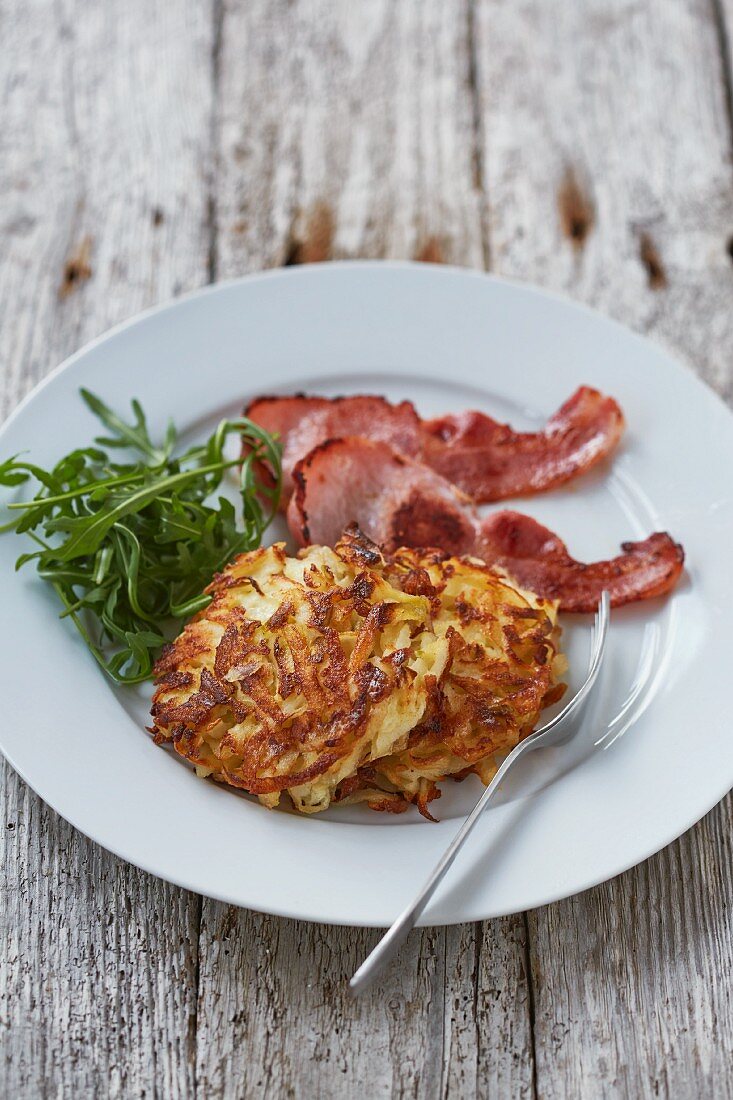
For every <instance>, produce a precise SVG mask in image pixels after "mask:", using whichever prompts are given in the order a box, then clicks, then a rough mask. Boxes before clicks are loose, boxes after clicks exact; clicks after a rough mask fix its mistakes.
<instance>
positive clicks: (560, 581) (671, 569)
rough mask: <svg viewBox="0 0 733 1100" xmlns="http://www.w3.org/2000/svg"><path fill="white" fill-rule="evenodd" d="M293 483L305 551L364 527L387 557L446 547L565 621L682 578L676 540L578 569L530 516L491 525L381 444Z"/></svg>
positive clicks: (338, 446)
mask: <svg viewBox="0 0 733 1100" xmlns="http://www.w3.org/2000/svg"><path fill="white" fill-rule="evenodd" d="M293 476H294V480H295V485H296V490H295V493H294V494H293V498H292V500H291V502H290V506H289V508H288V523H289V525H290V529H291V531H292V533H293V535H294V536H295V538H296V539H297V540H298V542H299V543H300V544H301V545H306V544H308V543H322V544H326V545H329V544H330V545H334V544H335V543H336V542H337V541H338V539H339V537H340V536H341V533H342V531H343V530H344V529H345V528H346V527H347V526H348V525H349V524H350V523H356V524H357V525H358V526H359V527H360V529H361V530H362V531H363V532H364V533H365V534H366V535H367V536H368V537H369V538H371V539H373V540H374V542H377V543H379V544H381V545H382V546H384V547H385V548H386V549H387V550H395V549H397V548H398V547H400V546H417V547H437V548H438V549H440V550H443V551H445V552H446V553H448V554H456V555H461V554H472V555H474V556H476V557H479V558H481V559H482V560H483V561H485V562H486V563H487V564H488V565H499V566H501V567H503V568H504V569H506V571H507V572H508V573H510V574H511V575H512V576H513V577H514V578H515V579H516V580H517V581H518V582H519V583H520V584H522V585H526V586H527V587H528V588H531V589H532V590H533V591H535V592H537V593H538V594H539V595H541V596H545V597H547V598H548V599H558V600H559V601H560V607H561V608H562V609H563V610H564V611H582V612H592V611H595V609H596V607H597V606H598V600H599V598H600V594H601V592H602V591H603V589H608V591H609V592H610V594H611V601H612V603H613V604H614V605H615V606H619V605H621V604H625V603H631V602H632V601H634V600H641V599H649V598H651V597H653V596H659V595H662V594H663V593H664V592H668V591H669V590H670V589H671V588H673V587H674V585H675V584H676V582H677V580H678V579H679V576H680V574H681V572H682V566H683V562H684V553H683V550H682V547H681V546H679V545H678V544H677V543H675V542H673V540H672V539H671V538H670V536H669V535H667V534H655V535H652V536H651V537H650V538H648V539H645V540H644V541H643V542H637V543H624V544H623V545H622V547H621V550H622V553H621V554H619V555H618V557H616V558H613V559H611V560H610V561H602V562H594V563H592V564H585V563H583V562H578V561H576V560H575V559H574V558H572V557H571V556H570V554H569V553H568V550H567V547H566V546H565V544H564V543H563V542H562V541H561V540H560V539H559V538H558V537H557V535H554V534H553V533H552V532H551V531H549V530H548V529H547V528H546V527H543V526H542V525H541V524H540V523H538V522H537V521H536V520H534V519H532V518H531V517H530V516H524V515H521V514H520V513H518V512H510V511H500V512H496V513H494V514H493V515H491V516H489V517H488V518H486V519H482V518H481V517H480V516H479V514H478V512H477V511H476V509H475V508H474V506H473V504H472V502H471V501H470V500H469V499H468V498H466V497H465V496H464V495H463V494H462V493H461V492H459V491H458V490H457V489H456V488H455V487H454V486H453V485H451V484H450V482H448V481H446V480H445V479H444V478H442V477H441V476H440V475H439V474H437V473H435V471H433V470H430V469H428V467H427V466H424V465H423V464H422V463H420V462H416V461H415V460H414V459H410V458H407V457H406V456H405V455H401V454H398V453H396V452H395V451H394V450H392V449H391V448H390V447H389V446H387V445H386V444H384V443H375V442H374V441H373V440H368V439H360V438H346V439H333V440H328V441H327V442H325V443H322V444H321V445H320V446H318V447H316V448H314V450H313V451H311V452H310V454H309V455H307V456H306V458H305V459H303V460H301V461H300V462H299V463H298V465H297V466H296V468H295V470H294V472H293Z"/></svg>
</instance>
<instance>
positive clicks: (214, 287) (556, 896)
mask: <svg viewBox="0 0 733 1100" xmlns="http://www.w3.org/2000/svg"><path fill="white" fill-rule="evenodd" d="M324 268H328V269H330V270H332V269H349V270H352V271H353V270H359V269H362V270H372V271H373V270H378V269H388V270H403V271H416V270H425V269H430V270H432V271H434V272H436V273H440V274H441V275H448V276H450V275H454V274H459V275H460V276H461V277H466V276H470V277H474V278H476V279H477V280H481V281H487V280H488V281H489V282H490V283H494V284H498V285H500V286H501V285H503V286H509V287H513V288H516V289H519V290H521V291H522V292H524V293H527V294H530V295H533V296H534V295H536V296H538V297H539V298H541V299H544V300H548V299H549V300H551V301H556V302H558V303H561V304H562V305H563V306H564V307H568V306H569V307H571V309H572V310H575V311H580V312H582V313H585V314H588V315H590V316H592V317H593V318H596V319H600V320H602V321H603V323H604V324H606V325H612V326H614V327H615V328H617V329H619V330H620V331H621V332H623V334H624V336H625V337H626V338H628V337H632V338H633V339H634V340H635V341H636V342H638V343H639V344H640V345H642V346H646V347H648V346H650V345H651V346H652V347H654V348H656V349H658V350H659V351H661V353H662V354H663V355H664V357H665V358H666V359H667V361H668V362H669V364H670V365H672V364H674V366H675V367H676V368H677V370H678V371H680V372H682V373H683V374H684V375H685V376H686V377H687V378H689V379H691V380H692V381H693V382H694V383H696V384H697V385H698V386H700V387H702V389H703V390H704V391H706V393H707V395H708V397H710V396H712V397H713V398H714V399H715V401H716V403H717V404H718V405H719V407H720V408H721V409H723V410H724V411H725V413H726V415H727V416H728V417H729V418H731V419H732V420H733V414H732V413H731V410H730V409H729V407H728V406H727V404H726V403H725V401H724V400H723V399H722V398H721V397H720V396H719V394H717V393H716V391H715V390H714V389H713V388H712V387H711V386H710V385H709V384H708V383H707V382H706V381H705V380H704V379H702V378H701V377H699V375H697V374H696V372H695V371H694V370H693V369H692V367H690V366H689V365H688V364H687V363H685V362H684V361H683V360H681V359H679V358H678V357H677V355H676V354H675V353H674V352H673V351H671V350H670V349H669V348H667V347H666V346H665V345H663V344H661V343H660V342H658V341H655V340H654V339H653V338H649V337H646V336H643V335H641V334H640V333H638V332H636V331H634V330H633V329H631V328H629V327H628V326H626V325H624V324H623V323H622V322H620V321H618V320H616V319H614V318H612V317H609V316H607V315H606V314H604V313H603V312H602V311H600V310H597V309H595V308H593V307H591V306H588V305H586V304H585V303H582V302H578V301H576V300H574V299H573V298H571V297H570V296H569V295H566V294H562V293H558V292H555V291H551V290H546V289H544V288H542V287H540V286H538V285H537V284H533V283H528V282H524V281H523V280H519V279H507V278H504V277H502V276H498V275H495V274H493V273H490V272H483V271H481V270H480V269H476V268H462V267H460V266H457V265H443V264H424V263H421V262H417V261H403V260H388V261H380V260H342V261H333V262H329V263H328V264H304V265H298V267H297V268H295V269H292V268H277V269H269V270H266V271H262V272H253V273H250V274H247V275H243V276H239V277H236V278H232V279H226V280H221V281H219V282H216V283H212V284H208V285H206V286H204V287H200V288H198V289H196V290H192V291H190V292H187V293H186V294H184V295H181V296H180V297H177V298H174V299H172V300H168V301H166V302H163V303H160V304H158V305H155V306H152V307H149V308H148V309H145V310H143V311H141V312H139V313H137V314H134V315H133V316H131V317H129V318H126V319H125V320H123V321H121V322H119V323H118V324H116V325H114V326H113V327H112V328H110V329H108V330H106V331H105V332H103V333H101V334H100V335H98V336H96V337H94V338H93V339H92V340H90V341H88V342H87V343H85V344H84V345H83V346H82V347H81V348H79V349H78V350H77V351H75V352H74V353H72V354H71V355H70V356H68V357H67V358H66V359H64V360H63V361H62V362H61V363H60V364H58V365H57V366H56V367H54V368H52V369H51V370H50V371H49V372H48V373H47V374H46V375H45V376H44V377H43V378H42V379H40V380H39V381H38V382H37V383H36V385H35V386H34V387H33V388H32V389H31V390H30V392H29V393H28V394H26V395H25V397H24V398H23V399H22V400H21V401H20V402H19V403H18V405H17V406H16V407H15V408H14V409H13V410H12V412H11V413H10V414H9V415H8V417H6V419H5V420H4V421H3V423H2V425H0V444H1V443H2V440H3V439H4V437H5V434H6V431H7V430H8V428H9V427H10V426H11V425H12V424H14V423H15V421H16V420H17V419H18V418H19V417H21V416H22V415H23V414H24V412H25V410H26V409H27V408H28V406H29V405H31V404H32V403H33V401H34V400H35V399H36V398H37V396H38V395H39V393H41V392H42V391H43V390H44V389H45V388H46V387H47V386H48V385H50V384H51V383H52V382H53V381H54V380H55V379H57V378H58V377H59V376H61V375H62V374H64V373H65V372H66V371H67V370H68V369H69V368H71V367H72V366H73V365H74V364H75V363H76V362H77V361H79V360H80V359H83V358H84V357H85V356H86V355H87V354H88V353H89V352H91V351H92V350H94V349H96V348H98V347H100V346H101V345H103V344H104V343H105V342H107V341H108V340H110V339H111V338H113V337H114V336H116V335H119V334H121V333H123V332H125V331H126V330H127V329H129V328H131V327H134V326H136V325H137V324H139V323H140V322H142V321H144V320H147V319H149V318H153V317H156V316H160V315H161V314H165V313H167V312H170V313H174V311H175V310H177V309H178V308H179V307H180V306H181V305H185V303H187V302H190V301H191V300H197V299H203V298H206V297H208V296H210V295H216V294H217V293H220V292H221V291H222V290H225V289H227V288H233V287H236V286H240V285H246V284H251V283H256V282H261V281H265V280H267V281H270V280H280V279H286V280H289V279H292V278H298V277H307V276H308V274H310V273H312V272H322V271H323V270H324ZM347 369H348V368H345V371H346V370H347ZM3 740H4V738H3V737H2V733H0V742H2V741H3ZM0 751H1V752H2V753H3V755H4V756H5V757H6V759H7V760H8V762H9V763H10V765H11V766H12V767H13V769H14V770H15V771H16V772H17V773H18V774H19V775H20V776H21V778H22V779H23V781H24V782H26V783H27V784H28V786H29V787H30V788H31V789H32V790H33V791H34V792H35V793H36V794H37V795H38V797H39V798H41V799H42V800H43V801H44V802H46V804H47V805H49V806H50V807H51V808H52V810H53V811H54V812H55V813H58V814H59V816H60V817H62V818H63V819H64V820H66V821H68V822H69V824H71V825H72V827H74V828H76V829H78V830H79V832H81V833H82V834H83V835H84V836H85V837H87V838H88V839H89V840H91V841H93V842H94V843H96V844H99V845H100V847H102V848H104V849H106V850H107V851H110V852H112V853H113V854H114V855H116V856H118V857H119V858H122V859H124V860H125V861H126V862H128V863H131V864H133V866H136V867H139V868H140V869H141V870H143V871H145V872H146V873H149V874H152V875H155V876H156V877H158V878H162V879H164V880H165V881H168V882H171V883H173V884H174V885H176V886H179V887H181V888H183V889H186V890H189V891H192V892H194V893H200V892H201V888H200V886H199V885H197V884H196V883H195V882H194V881H192V879H190V878H187V876H185V875H175V876H171V875H168V874H161V872H160V870H158V869H157V868H156V867H155V866H154V865H153V864H152V863H150V862H149V861H147V860H141V859H139V858H138V857H137V856H135V857H134V858H132V857H131V856H130V855H128V854H126V852H125V846H124V844H110V843H108V842H107V841H106V840H104V841H103V840H100V839H98V837H97V836H95V835H94V831H88V830H87V829H85V828H84V827H83V826H82V825H80V824H78V823H77V821H76V820H75V818H76V816H77V815H76V814H75V813H73V814H69V813H66V812H62V811H61V810H59V809H58V808H57V806H56V804H55V799H48V798H46V797H45V796H44V795H43V793H42V792H41V791H40V790H38V789H37V787H36V786H35V785H34V783H33V782H32V780H31V779H30V778H29V777H28V775H27V774H26V772H25V770H24V769H23V768H22V767H19V766H18V764H17V763H16V761H15V759H14V754H13V753H12V752H9V751H8V750H7V749H6V748H5V746H4V745H3V744H0ZM731 786H732V784H731V781H729V780H728V779H727V778H726V779H725V781H724V783H723V786H722V789H721V791H720V793H719V794H717V795H716V796H715V798H714V800H713V801H711V802H710V804H709V805H708V806H707V808H706V809H705V810H703V812H702V813H698V812H697V811H694V812H693V813H692V814H690V815H689V820H687V819H686V820H685V823H684V824H683V825H682V826H681V827H680V828H679V830H678V831H675V832H674V835H670V836H669V839H667V840H664V841H662V843H660V844H658V845H657V846H656V847H654V848H652V849H650V850H649V851H648V853H647V855H645V856H643V857H641V858H636V857H632V858H631V859H630V860H629V861H628V862H625V863H624V864H623V865H620V866H619V867H618V869H617V870H615V871H613V872H612V873H611V874H610V875H609V874H608V873H606V872H603V871H602V872H600V873H599V874H598V875H597V876H595V877H591V878H590V879H589V880H588V881H587V882H585V884H584V885H581V886H579V887H577V888H576V887H573V889H572V891H571V892H570V893H568V892H567V891H566V890H563V889H562V888H561V889H560V891H559V892H557V893H552V894H550V895H548V896H544V895H543V896H542V897H539V898H537V899H536V900H532V901H531V903H530V904H529V905H528V906H527V908H535V907H537V906H541V905H545V904H549V903H551V902H553V901H556V900H560V899H561V898H564V897H568V896H573V895H574V894H576V893H580V892H583V891H585V890H587V889H590V888H592V887H594V886H597V885H599V884H600V883H603V882H605V881H610V880H611V879H613V878H615V877H616V876H617V875H619V874H622V873H624V872H625V871H627V870H629V869H630V868H632V867H634V866H637V865H638V864H640V863H642V862H644V861H645V860H646V859H648V858H651V856H653V855H655V854H656V853H657V852H659V851H661V850H662V849H663V848H665V847H666V846H667V845H668V844H670V843H673V842H674V841H675V840H676V839H678V838H679V837H680V836H682V835H683V834H684V833H685V832H686V831H687V830H688V829H689V828H691V827H692V826H693V825H694V824H695V823H696V822H697V821H699V820H701V819H702V818H703V817H704V816H705V815H706V814H707V813H709V812H710V810H711V809H713V808H714V806H716V805H717V804H718V803H719V802H720V801H721V800H722V799H723V798H724V797H725V796H726V794H727V793H728V791H729V790H731ZM716 789H717V788H716ZM531 797H532V795H526V796H523V798H522V799H520V800H519V801H524V800H525V798H531ZM706 801H707V800H706ZM442 824H443V825H445V826H447V827H448V828H447V829H444V830H443V831H444V832H450V834H451V835H452V833H453V831H454V826H453V825H452V822H451V821H450V820H448V821H446V822H444V823H442ZM417 827H424V826H422V825H418V826H417ZM206 896H211V897H215V898H216V899H218V900H221V901H223V902H226V903H229V904H234V905H242V904H246V905H247V907H249V908H253V909H254V910H255V911H259V912H264V913H271V914H273V915H277V916H282V917H286V918H291V919H301V920H307V921H309V922H318V923H329V924H335V925H343V926H361V927H382V926H383V925H382V924H377V923H375V922H374V921H373V920H368V919H365V920H363V921H361V920H358V919H356V920H354V919H345V918H343V919H335V918H333V917H324V916H323V915H322V913H315V912H303V910H302V909H299V908H292V907H291V908H288V907H283V906H263V907H261V908H260V906H259V904H257V903H251V902H247V903H243V902H242V900H241V898H240V897H236V896H234V895H227V894H225V893H223V892H217V893H215V894H213V893H212V894H209V893H207V895H206ZM518 911H521V910H517V909H515V908H513V907H512V908H507V909H500V908H499V909H497V910H496V911H495V912H492V913H491V915H490V916H487V917H486V918H480V919H491V917H494V916H503V915H508V914H510V913H515V912H518ZM427 915H428V916H429V915H430V910H428V914H427ZM468 919H476V918H475V917H468V916H463V915H461V914H460V913H458V914H457V915H456V916H455V917H454V918H453V919H450V920H441V921H439V922H437V923H433V922H430V921H429V920H427V921H425V920H421V921H420V922H418V923H419V924H420V925H421V926H426V927H427V926H447V925H452V924H460V923H463V922H464V921H465V920H468Z"/></svg>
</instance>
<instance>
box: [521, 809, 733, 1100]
mask: <svg viewBox="0 0 733 1100" xmlns="http://www.w3.org/2000/svg"><path fill="white" fill-rule="evenodd" d="M732 835H733V800H731V798H730V796H729V797H728V798H727V799H726V800H725V802H724V803H723V804H722V805H721V806H720V807H718V808H717V809H716V810H714V811H712V813H710V814H709V815H708V816H707V817H706V818H705V819H704V821H703V822H701V823H700V824H699V825H698V826H696V827H695V828H694V829H692V830H691V831H690V832H689V833H687V834H686V835H685V836H684V837H683V838H682V839H681V840H680V841H678V842H677V843H676V844H673V845H671V846H670V847H668V848H666V849H665V850H664V851H663V852H661V853H660V854H659V855H658V856H655V857H654V858H653V859H651V860H648V861H647V862H646V863H644V864H642V865H641V866H640V867H638V868H637V869H635V870H634V871H630V872H629V873H628V874H625V875H622V876H621V877H620V878H618V879H614V880H613V881H612V882H610V883H606V884H604V885H603V886H600V887H598V888H597V889H595V890H591V891H589V892H588V893H586V894H581V895H580V896H579V897H576V898H571V899H569V900H568V901H565V902H560V903H558V904H557V905H551V906H549V907H548V908H546V909H543V910H539V911H537V912H536V913H533V914H530V920H529V927H530V934H531V942H532V968H533V973H534V983H535V1002H536V1006H537V1009H536V1011H537V1017H536V1043H537V1054H536V1057H537V1071H538V1081H539V1085H540V1088H539V1095H541V1096H546V1097H557V1098H558V1100H560V1098H563V1100H564V1098H565V1097H568V1096H582V1097H596V1096H604V1097H605V1096H608V1097H618V1096H624V1097H629V1098H636V1097H640V1096H669V1097H688V1096H689V1097H698V1096H714V1097H716V1098H718V1097H720V1098H723V1100H725V1098H726V1097H730V1096H733V1068H732V1066H731V1051H732V1050H733V916H732V915H731V914H732V912H733V907H732V906H731V899H733V875H732V874H731V836H732Z"/></svg>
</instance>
